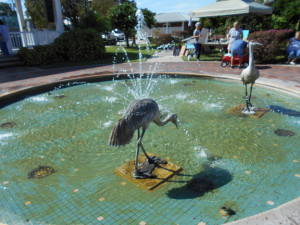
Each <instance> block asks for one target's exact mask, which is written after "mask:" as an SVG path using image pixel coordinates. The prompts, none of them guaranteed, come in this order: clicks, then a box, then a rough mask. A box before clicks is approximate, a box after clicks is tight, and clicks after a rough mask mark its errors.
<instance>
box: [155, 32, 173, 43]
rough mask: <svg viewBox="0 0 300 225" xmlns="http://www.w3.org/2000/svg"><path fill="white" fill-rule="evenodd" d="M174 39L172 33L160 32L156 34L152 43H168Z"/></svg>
mask: <svg viewBox="0 0 300 225" xmlns="http://www.w3.org/2000/svg"><path fill="white" fill-rule="evenodd" d="M172 40H173V38H172V35H171V34H158V35H157V36H154V37H153V39H152V43H153V44H156V45H162V44H168V43H171V42H172Z"/></svg>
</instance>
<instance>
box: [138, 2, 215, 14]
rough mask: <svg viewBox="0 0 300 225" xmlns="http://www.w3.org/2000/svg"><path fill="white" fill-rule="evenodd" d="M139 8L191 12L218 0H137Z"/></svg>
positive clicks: (157, 11) (161, 11) (154, 10)
mask: <svg viewBox="0 0 300 225" xmlns="http://www.w3.org/2000/svg"><path fill="white" fill-rule="evenodd" d="M135 2H136V4H137V7H138V8H142V9H143V8H147V9H149V10H150V11H152V12H155V13H157V14H158V13H163V12H181V13H185V14H189V13H190V12H191V11H192V10H195V9H199V8H201V7H204V6H207V5H209V4H211V3H214V2H216V0H135Z"/></svg>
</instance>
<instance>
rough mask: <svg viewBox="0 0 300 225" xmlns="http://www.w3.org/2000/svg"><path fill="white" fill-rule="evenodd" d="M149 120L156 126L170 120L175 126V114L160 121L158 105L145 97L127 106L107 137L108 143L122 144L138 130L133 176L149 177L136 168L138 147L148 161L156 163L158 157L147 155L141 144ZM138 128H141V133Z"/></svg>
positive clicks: (128, 140) (129, 139) (127, 141)
mask: <svg viewBox="0 0 300 225" xmlns="http://www.w3.org/2000/svg"><path fill="white" fill-rule="evenodd" d="M151 122H154V123H155V124H156V125H158V126H164V125H166V124H167V123H168V122H172V123H174V124H175V126H176V127H177V115H176V114H174V113H173V114H170V115H169V116H168V117H167V118H166V119H165V120H164V121H161V120H160V111H159V108H158V105H157V103H156V102H155V101H154V100H153V99H150V98H146V99H139V100H135V101H134V102H132V103H131V104H130V105H129V106H128V108H127V110H126V111H125V113H124V114H123V116H122V118H121V119H119V120H118V121H117V122H116V124H115V125H114V128H113V130H112V132H111V134H110V137H109V144H110V145H112V146H124V145H126V144H128V143H129V142H130V141H131V139H132V138H133V135H134V132H135V130H138V135H137V139H138V141H137V148H136V156H135V168H134V173H133V176H134V177H135V178H148V177H151V174H149V173H147V172H146V173H144V172H142V171H140V170H139V169H138V155H139V149H140V148H142V151H143V153H144V154H145V156H146V158H147V161H148V162H149V163H152V164H157V159H158V158H157V157H149V156H148V154H147V153H146V151H145V149H144V147H143V144H142V139H143V137H144V134H145V131H146V129H147V127H148V126H149V124H150V123H151ZM140 128H142V134H141V135H140ZM177 128H178V127H177ZM158 164H162V163H158Z"/></svg>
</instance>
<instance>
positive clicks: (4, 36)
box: [0, 20, 9, 56]
mask: <svg viewBox="0 0 300 225" xmlns="http://www.w3.org/2000/svg"><path fill="white" fill-rule="evenodd" d="M8 38H9V34H8V30H7V27H6V26H5V24H4V22H3V21H2V20H0V47H1V50H2V52H3V53H4V54H5V55H7V56H9V52H8V48H7V42H8Z"/></svg>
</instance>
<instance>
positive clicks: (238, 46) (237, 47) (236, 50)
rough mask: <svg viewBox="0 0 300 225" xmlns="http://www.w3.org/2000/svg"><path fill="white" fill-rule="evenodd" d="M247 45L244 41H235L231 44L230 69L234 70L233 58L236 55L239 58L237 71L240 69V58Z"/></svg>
mask: <svg viewBox="0 0 300 225" xmlns="http://www.w3.org/2000/svg"><path fill="white" fill-rule="evenodd" d="M247 45H248V43H247V42H246V41H244V40H237V41H235V42H233V44H232V46H231V68H232V69H233V68H234V65H233V64H234V56H235V55H238V57H239V69H242V68H243V67H242V60H243V59H242V56H243V53H244V49H245V48H246V47H247Z"/></svg>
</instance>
